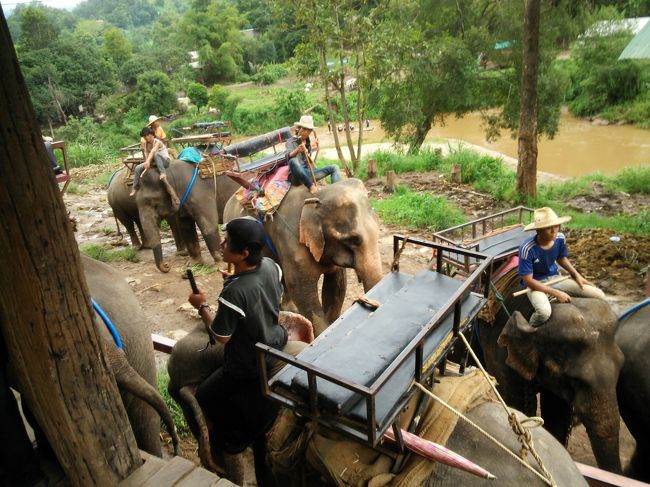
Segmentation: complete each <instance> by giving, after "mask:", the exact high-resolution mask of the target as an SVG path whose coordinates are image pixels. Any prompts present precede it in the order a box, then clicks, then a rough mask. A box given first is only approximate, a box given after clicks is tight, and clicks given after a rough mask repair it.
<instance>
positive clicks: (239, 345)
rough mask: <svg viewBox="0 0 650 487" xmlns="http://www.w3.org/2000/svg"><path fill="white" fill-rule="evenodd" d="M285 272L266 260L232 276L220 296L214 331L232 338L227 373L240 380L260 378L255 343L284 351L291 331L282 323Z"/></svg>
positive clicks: (227, 359) (227, 353)
mask: <svg viewBox="0 0 650 487" xmlns="http://www.w3.org/2000/svg"><path fill="white" fill-rule="evenodd" d="M281 279H282V271H281V270H280V267H279V266H278V265H277V264H276V263H275V262H273V261H272V260H271V259H268V258H266V257H264V258H263V259H262V261H261V262H260V265H258V266H257V267H256V268H255V269H251V270H249V271H245V272H242V273H240V274H237V275H235V276H232V277H229V278H227V279H226V280H225V281H224V285H223V291H221V295H220V296H219V299H218V301H219V308H218V310H217V314H216V316H215V318H214V321H213V322H212V326H211V327H212V330H213V331H214V332H215V333H216V334H217V335H219V336H224V337H228V336H229V337H230V340H229V341H228V343H226V346H225V351H224V355H225V357H224V358H225V365H224V367H225V368H226V372H227V373H228V374H231V375H233V376H236V377H241V378H250V377H257V375H258V372H257V358H256V352H255V344H256V343H257V342H261V343H264V344H265V345H269V346H271V347H273V348H277V349H279V350H282V348H284V346H285V345H286V343H287V332H286V330H285V329H284V328H282V327H281V326H280V325H279V324H278V313H279V310H280V299H281V296H282V284H281Z"/></svg>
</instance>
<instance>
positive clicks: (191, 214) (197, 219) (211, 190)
mask: <svg viewBox="0 0 650 487" xmlns="http://www.w3.org/2000/svg"><path fill="white" fill-rule="evenodd" d="M194 169H195V166H194V165H193V164H189V163H187V162H184V161H180V160H174V161H172V162H171V164H170V166H169V167H168V168H167V169H166V172H167V181H168V183H169V184H170V185H171V187H172V188H173V189H174V191H175V192H176V194H177V195H178V196H179V198H180V199H181V203H182V207H181V208H180V210H177V209H175V208H174V206H173V205H172V201H171V198H170V196H169V193H168V192H167V190H166V189H165V186H164V185H163V184H162V183H161V182H160V180H159V174H158V171H157V170H155V169H150V170H149V171H146V172H145V173H144V174H143V175H142V178H141V179H140V183H141V186H140V189H139V190H138V192H137V193H136V195H135V200H136V203H137V205H138V210H139V213H140V222H141V223H142V228H143V230H144V236H145V237H144V238H145V239H146V240H147V241H148V242H149V243H150V244H151V248H152V249H153V255H154V260H155V263H156V267H157V268H158V270H160V271H161V272H169V270H170V267H169V264H167V263H166V262H165V261H164V260H163V255H162V245H161V243H160V233H159V231H158V226H157V223H158V221H159V219H160V218H170V217H172V216H173V215H177V217H178V229H179V233H180V236H181V238H182V239H183V240H184V241H185V243H186V246H187V251H188V253H189V254H190V257H192V258H193V259H195V260H197V261H199V262H200V261H201V250H200V247H199V240H198V235H197V233H196V227H195V223H196V225H198V227H199V229H200V230H201V234H202V235H203V239H204V240H205V243H206V245H207V247H208V250H209V251H210V254H211V255H212V257H213V258H214V260H215V262H219V261H220V260H221V257H220V250H219V246H220V243H221V238H220V236H219V228H218V225H219V223H221V222H222V215H223V209H224V206H225V203H226V201H227V200H228V198H229V197H230V196H231V195H232V194H233V193H234V192H235V190H236V189H237V188H238V187H239V186H238V185H237V183H235V182H234V181H233V180H232V179H230V178H229V177H228V176H225V175H220V176H216V178H214V179H213V178H210V179H202V178H200V177H199V176H198V175H197V177H196V178H195V179H194V183H193V185H192V187H191V190H190V192H189V193H188V194H187V195H186V192H187V189H188V187H189V186H190V182H191V181H192V179H193V176H194Z"/></svg>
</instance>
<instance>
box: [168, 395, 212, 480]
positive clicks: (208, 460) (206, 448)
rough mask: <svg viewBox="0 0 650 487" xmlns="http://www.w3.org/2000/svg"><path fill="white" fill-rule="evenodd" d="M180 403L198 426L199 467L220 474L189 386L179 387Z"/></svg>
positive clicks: (197, 403)
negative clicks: (190, 412) (188, 410)
mask: <svg viewBox="0 0 650 487" xmlns="http://www.w3.org/2000/svg"><path fill="white" fill-rule="evenodd" d="M178 394H179V396H180V398H181V401H182V402H183V403H184V404H185V405H186V406H187V407H189V408H190V410H191V411H192V415H193V419H194V421H195V422H196V423H195V424H196V426H198V431H197V433H198V434H197V438H196V439H197V441H198V442H199V458H200V460H201V465H203V466H204V467H205V468H207V469H208V470H211V471H213V472H220V471H222V469H220V468H218V467H217V466H216V465H215V464H214V461H213V459H212V448H211V447H210V434H209V433H208V425H207V423H206V422H205V416H204V415H203V410H202V409H201V406H199V402H198V401H197V400H196V397H195V396H194V394H193V393H192V388H191V387H190V386H184V387H181V388H180V390H179V391H178Z"/></svg>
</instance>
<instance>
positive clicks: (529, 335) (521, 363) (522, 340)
mask: <svg viewBox="0 0 650 487" xmlns="http://www.w3.org/2000/svg"><path fill="white" fill-rule="evenodd" d="M536 332H537V329H536V328H533V327H532V326H530V325H529V324H528V322H527V321H526V318H524V317H523V315H522V314H521V313H520V312H519V311H515V312H514V313H513V314H512V316H511V317H510V319H509V320H508V322H507V323H506V325H505V326H504V327H503V331H502V332H501V335H499V339H498V340H497V343H498V344H499V346H501V347H506V348H507V349H508V358H507V359H506V364H507V365H508V366H509V367H511V368H513V369H514V370H516V371H517V373H518V374H519V375H521V376H522V377H523V378H524V379H526V380H533V378H534V377H535V374H536V373H537V367H538V365H539V353H538V352H537V347H536V346H535V343H534V341H533V334H534V333H536Z"/></svg>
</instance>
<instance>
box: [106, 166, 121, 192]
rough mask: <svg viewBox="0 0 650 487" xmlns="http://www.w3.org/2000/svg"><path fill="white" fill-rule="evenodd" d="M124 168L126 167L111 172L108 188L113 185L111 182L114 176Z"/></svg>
mask: <svg viewBox="0 0 650 487" xmlns="http://www.w3.org/2000/svg"><path fill="white" fill-rule="evenodd" d="M122 169H124V168H121V169H118V170H117V171H115V172H114V173H113V174H111V177H110V178H109V179H108V185H107V186H106V187H107V188H110V187H111V183H112V182H113V178H114V177H115V175H116V174H117V173H118V172H120V171H121V170H122Z"/></svg>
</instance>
